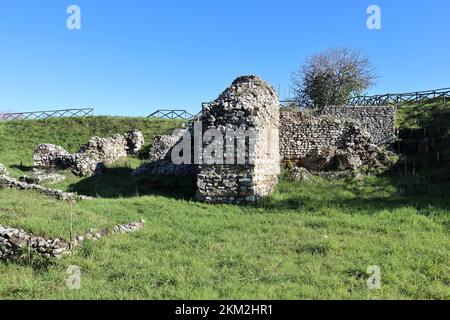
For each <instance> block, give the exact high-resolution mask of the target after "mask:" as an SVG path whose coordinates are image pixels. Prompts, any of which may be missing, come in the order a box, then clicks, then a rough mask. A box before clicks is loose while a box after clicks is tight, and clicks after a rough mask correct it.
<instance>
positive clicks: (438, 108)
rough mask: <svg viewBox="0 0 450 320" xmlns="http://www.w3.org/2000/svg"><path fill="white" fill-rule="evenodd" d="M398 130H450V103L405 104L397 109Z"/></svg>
mask: <svg viewBox="0 0 450 320" xmlns="http://www.w3.org/2000/svg"><path fill="white" fill-rule="evenodd" d="M396 126H397V128H429V127H435V128H450V101H449V102H447V103H446V104H444V103H442V102H441V103H438V102H434V103H424V104H414V103H411V104H405V105H402V106H399V107H398V108H397V115H396Z"/></svg>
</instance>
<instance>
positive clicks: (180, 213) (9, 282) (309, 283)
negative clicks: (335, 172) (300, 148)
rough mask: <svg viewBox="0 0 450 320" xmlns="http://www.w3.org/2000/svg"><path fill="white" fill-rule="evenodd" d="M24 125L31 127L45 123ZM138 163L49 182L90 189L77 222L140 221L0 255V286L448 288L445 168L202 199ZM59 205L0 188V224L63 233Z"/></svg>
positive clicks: (316, 292)
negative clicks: (228, 200)
mask: <svg viewBox="0 0 450 320" xmlns="http://www.w3.org/2000/svg"><path fill="white" fill-rule="evenodd" d="M92 121H94V120H92ZM98 121H100V120H98ZM118 121H119V120H118ZM3 125H4V124H0V128H2V127H1V126H3ZM32 125H33V126H34V125H35V124H32ZM8 126H11V127H13V126H14V124H13V123H11V124H8ZM105 126H107V125H106V124H105ZM138 128H139V126H138ZM0 130H5V128H4V127H3V128H2V129H0ZM10 130H12V129H11V128H10ZM33 130H36V131H39V132H33V133H32V134H31V135H33V136H40V135H44V133H43V132H40V131H41V130H42V131H44V130H45V126H42V128H39V129H36V128H34V129H33ZM13 131H14V130H13ZM2 132H5V131H2ZM10 132H11V131H10ZM17 132H20V133H17ZM27 132H29V131H16V136H19V137H17V138H15V137H8V136H7V135H3V137H6V139H9V143H13V142H14V141H15V139H17V140H19V141H23V142H21V143H22V144H21V148H23V150H19V151H18V153H19V154H21V155H20V156H16V155H13V154H12V153H14V151H13V150H11V149H0V150H5V151H3V152H0V162H2V161H3V162H6V161H5V160H3V159H6V160H8V159H10V160H9V162H6V163H5V164H7V165H10V164H11V163H12V164H16V163H20V160H23V161H24V163H25V161H28V160H27V159H22V156H23V155H27V154H29V152H30V150H32V143H31V142H27V141H28V139H27V138H26V136H27V135H28V134H29V133H27ZM152 134H156V133H152ZM87 135H88V136H89V134H87ZM56 139H57V138H55V140H56ZM67 139H69V138H67ZM70 139H74V141H75V140H76V139H78V138H76V137H72V138H70ZM30 140H31V139H30ZM80 140H84V138H83V139H81V138H80ZM76 141H78V140H76ZM33 142H34V140H33ZM39 142H42V141H39ZM0 143H1V142H0ZM0 145H2V146H5V143H4V142H3V144H0ZM6 145H7V144H6ZM30 148H31V149H30ZM27 163H29V162H27ZM138 164H139V160H138V159H134V158H132V159H129V160H127V161H123V162H119V163H116V164H114V165H113V166H110V167H109V168H108V170H107V172H106V173H105V175H104V176H101V177H95V178H88V179H76V180H70V179H69V180H70V181H69V182H67V183H64V184H62V185H61V187H62V188H66V189H74V190H76V191H78V192H80V193H82V194H90V195H97V196H98V197H99V198H97V199H95V200H93V201H87V202H80V203H78V204H77V205H76V206H75V207H74V209H73V213H74V214H73V216H74V220H73V224H74V230H75V232H76V233H81V232H83V231H85V230H86V229H89V228H93V227H109V226H112V225H115V224H118V223H124V222H129V221H133V220H139V219H145V220H146V225H145V227H144V228H143V229H142V230H140V231H138V232H136V233H130V234H123V235H116V236H111V237H107V238H104V239H102V240H100V241H98V242H89V243H85V244H83V245H82V246H81V247H79V248H77V250H75V251H74V252H73V254H72V255H70V256H66V257H64V258H63V259H60V260H52V261H51V262H48V263H30V264H24V263H21V264H17V263H7V262H0V299H19V298H22V299H45V298H52V299H99V298H102V299H177V298H178V299H214V298H217V299H383V298H389V299H450V239H449V231H450V215H449V210H450V188H449V185H450V183H449V182H448V181H447V180H448V179H446V178H445V177H448V176H450V172H448V171H444V170H439V171H438V172H436V173H434V175H432V176H431V175H430V176H428V177H422V176H423V174H425V173H423V174H422V172H419V175H415V176H411V174H409V177H403V178H402V177H400V176H398V175H395V174H393V173H386V174H385V175H382V176H378V177H375V176H367V177H364V178H362V179H351V180H350V179H349V180H337V181H328V180H324V179H320V178H314V179H312V180H311V181H309V182H306V183H292V182H287V181H286V180H285V179H284V178H283V179H282V181H281V183H280V184H279V185H278V187H277V190H276V192H275V193H274V194H272V195H271V196H270V197H268V198H266V199H264V200H263V201H262V202H261V203H260V204H258V205H255V206H233V205H216V206H213V205H207V204H203V203H197V202H194V201H192V200H190V197H189V196H190V195H189V194H188V193H187V192H186V191H187V190H188V189H189V188H188V187H187V185H188V184H189V183H191V182H190V181H184V180H179V179H175V180H164V179H155V178H150V177H142V178H133V177H131V176H130V175H129V173H130V171H131V168H133V167H135V166H136V165H138ZM16 170H18V169H16ZM431 177H433V180H431ZM71 179H72V178H71ZM69 217H70V209H69V206H68V204H67V203H64V202H59V201H56V200H53V199H49V198H47V197H45V196H42V195H39V194H35V193H33V192H25V191H14V190H0V224H2V225H7V226H12V227H21V228H23V229H25V230H27V231H30V232H34V233H37V234H41V235H46V236H54V237H62V238H67V237H68V234H69V226H70V219H69ZM70 265H77V266H79V267H80V268H81V272H82V277H81V290H69V289H68V288H67V287H66V279H67V277H68V275H67V274H66V270H67V268H68V267H69V266H70ZM372 265H378V266H379V267H380V268H381V272H382V287H381V289H380V290H375V291H372V290H368V289H367V287H366V280H367V279H368V277H369V275H367V274H366V270H367V268H368V267H369V266H372Z"/></svg>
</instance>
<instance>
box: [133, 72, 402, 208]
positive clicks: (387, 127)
mask: <svg viewBox="0 0 450 320" xmlns="http://www.w3.org/2000/svg"><path fill="white" fill-rule="evenodd" d="M196 123H197V125H198V122H196ZM394 123H395V110H394V108H391V107H345V106H344V107H330V108H325V109H322V110H311V111H304V110H303V111H300V110H298V109H292V108H281V109H280V105H279V102H278V98H277V96H276V94H275V92H274V91H273V89H272V88H271V87H270V86H269V85H268V84H267V83H265V82H264V81H262V80H261V79H259V78H258V77H255V76H245V77H241V78H238V79H236V80H235V81H234V82H233V84H232V85H231V86H230V87H229V88H228V89H226V90H225V91H224V92H223V93H222V94H221V95H220V96H219V98H218V99H217V100H215V101H214V102H213V103H211V104H209V105H208V106H206V107H205V108H204V110H203V111H202V116H201V132H202V135H201V139H202V140H201V141H202V142H200V144H201V145H200V146H201V149H202V151H201V152H204V151H205V150H206V149H208V148H211V146H214V145H217V143H218V141H220V139H221V138H217V137H214V138H213V139H212V140H211V141H209V142H205V141H204V140H205V134H206V133H207V132H208V131H210V130H211V129H216V130H217V135H218V136H220V137H225V141H224V142H226V141H227V140H229V139H230V138H229V137H227V130H231V131H232V132H233V133H234V136H232V137H231V138H234V137H235V136H236V133H237V132H239V131H238V130H239V129H241V130H254V132H253V135H249V136H248V137H247V139H248V140H247V142H246V143H248V144H246V147H245V148H246V149H245V152H244V154H250V151H253V159H252V158H251V157H249V156H248V155H247V156H245V157H244V159H245V161H244V163H243V164H228V163H227V161H228V160H229V159H230V158H233V159H235V158H236V157H238V154H237V153H236V152H237V151H236V150H237V149H238V148H237V147H238V144H239V143H237V144H234V145H232V147H231V149H228V147H227V146H226V143H225V146H224V148H223V149H222V150H220V149H221V148H219V149H216V151H217V150H218V151H217V153H218V154H217V155H216V156H217V159H222V161H223V163H213V164H209V163H205V161H203V162H201V163H200V164H199V165H198V166H197V165H195V164H198V163H197V162H195V160H196V155H195V148H196V142H195V134H196V133H195V130H194V129H195V125H194V127H190V128H189V129H187V130H181V131H178V132H176V133H174V134H172V135H164V136H160V137H157V138H156V139H155V141H154V143H153V145H152V148H151V150H150V163H149V164H145V165H143V166H142V167H141V168H139V169H138V170H137V171H136V172H135V174H141V173H148V174H151V175H168V176H171V175H174V176H195V177H196V180H197V196H196V198H197V199H199V200H201V201H205V202H211V203H243V202H254V201H256V200H257V199H258V198H259V197H261V196H264V195H267V194H269V193H270V191H271V190H273V188H274V186H275V185H276V183H277V175H278V173H279V168H280V166H279V161H280V160H281V161H282V162H283V163H284V164H285V165H288V166H290V167H291V168H293V169H294V170H293V172H294V173H295V180H299V181H305V180H307V179H308V177H309V172H308V171H307V170H310V171H315V172H322V171H326V172H330V171H331V172H333V171H343V170H356V169H359V168H361V167H368V168H377V167H382V166H387V165H389V164H390V163H391V161H392V153H391V152H389V151H388V150H387V149H386V146H389V144H390V143H392V142H393V141H394V140H395V125H394ZM186 135H187V137H189V138H194V139H193V140H194V142H193V143H192V146H191V148H190V150H189V153H190V157H188V158H190V160H191V162H189V164H187V163H182V164H179V165H176V164H174V163H173V162H172V159H171V154H172V152H173V151H174V148H176V146H178V145H179V144H180V143H181V142H182V141H183V139H184V138H183V136H186ZM220 145H221V144H220ZM197 147H198V144H197ZM212 149H214V147H213V148H212ZM227 151H232V152H233V154H232V156H230V155H229V154H228V152H227ZM201 152H200V154H201ZM198 153H199V152H197V154H198ZM197 158H198V157H197ZM213 158H214V156H213ZM202 160H205V159H202ZM252 160H254V162H253V163H250V162H252ZM306 169H307V170H306ZM305 170H306V171H305Z"/></svg>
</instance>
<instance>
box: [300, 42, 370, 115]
mask: <svg viewBox="0 0 450 320" xmlns="http://www.w3.org/2000/svg"><path fill="white" fill-rule="evenodd" d="M376 78H377V76H376V74H375V71H374V68H373V66H372V64H371V62H370V60H369V58H368V56H367V55H365V54H364V53H363V52H362V51H360V50H355V49H350V48H331V49H327V50H325V51H323V52H321V53H318V54H314V55H313V56H311V57H309V58H308V59H307V60H306V62H305V64H304V65H303V66H302V67H301V68H300V69H299V70H298V71H296V72H294V73H293V75H292V88H293V90H294V93H295V96H296V99H297V102H298V105H299V106H301V107H303V108H325V107H327V106H340V105H344V104H345V103H346V102H347V101H348V100H349V99H350V98H351V97H353V96H358V95H361V94H362V93H364V92H365V90H367V89H368V88H370V87H371V86H372V85H373V84H374V81H375V80H376Z"/></svg>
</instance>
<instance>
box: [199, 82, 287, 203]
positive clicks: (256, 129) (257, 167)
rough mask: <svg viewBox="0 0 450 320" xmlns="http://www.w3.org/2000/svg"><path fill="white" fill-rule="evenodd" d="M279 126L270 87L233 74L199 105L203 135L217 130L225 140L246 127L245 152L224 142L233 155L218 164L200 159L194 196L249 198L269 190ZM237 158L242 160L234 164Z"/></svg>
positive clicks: (211, 200) (213, 200)
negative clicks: (214, 97)
mask: <svg viewBox="0 0 450 320" xmlns="http://www.w3.org/2000/svg"><path fill="white" fill-rule="evenodd" d="M278 126H279V102H278V97H277V95H276V93H275V91H274V90H273V88H272V87H271V86H270V85H269V84H267V83H266V82H264V81H263V80H261V79H259V78H258V77H255V76H245V77H240V78H238V79H236V80H235V81H234V82H233V84H232V85H231V86H230V87H229V88H228V89H226V90H225V91H224V92H223V93H222V94H221V95H220V96H219V98H218V99H217V100H215V101H214V102H213V103H212V104H210V105H209V106H208V107H206V108H205V109H204V110H203V117H202V127H203V134H205V132H206V130H208V129H214V128H215V129H217V130H218V132H220V133H221V135H223V136H225V137H227V138H225V139H224V140H225V142H226V141H231V140H232V139H234V137H232V135H231V134H230V135H229V136H227V133H228V134H229V133H230V132H231V131H233V132H239V131H238V130H239V129H241V130H247V131H246V133H249V136H248V140H247V144H246V146H245V153H244V154H242V152H238V151H239V148H238V143H236V144H233V146H232V144H231V143H229V144H227V145H226V147H225V148H224V153H225V155H226V154H227V150H228V151H229V152H230V153H231V150H232V149H234V150H233V151H234V152H233V153H232V154H233V157H234V159H230V158H231V157H229V156H228V157H226V156H225V157H223V158H224V161H225V163H223V164H220V163H219V164H218V163H215V164H205V163H203V164H202V165H201V166H200V172H199V174H198V175H197V187H198V190H197V199H199V200H201V201H205V202H209V203H245V202H247V203H248V202H250V203H251V202H255V201H256V200H257V199H258V198H259V197H261V196H265V195H268V194H269V193H270V192H271V191H272V190H273V189H274V187H275V186H276V184H277V182H278V174H279V171H280V163H279V162H280V157H279V129H278ZM242 132H243V131H242ZM230 139H231V140H230ZM207 145H208V144H206V145H204V146H203V147H206V146H207ZM228 148H232V149H231V150H230V149H228ZM241 150H242V149H241ZM244 157H245V158H244ZM225 158H226V159H225ZM238 159H241V163H242V164H238V163H237V161H238ZM204 160H205V159H204ZM229 161H234V162H235V164H229Z"/></svg>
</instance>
